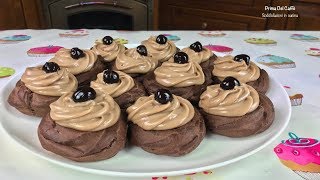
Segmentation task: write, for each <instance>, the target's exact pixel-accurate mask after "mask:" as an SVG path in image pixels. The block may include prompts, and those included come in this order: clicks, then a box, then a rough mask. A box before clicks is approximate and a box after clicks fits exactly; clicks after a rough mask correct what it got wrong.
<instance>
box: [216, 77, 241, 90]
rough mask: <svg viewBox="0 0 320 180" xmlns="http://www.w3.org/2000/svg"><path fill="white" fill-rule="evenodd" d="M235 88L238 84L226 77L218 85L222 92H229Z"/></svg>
mask: <svg viewBox="0 0 320 180" xmlns="http://www.w3.org/2000/svg"><path fill="white" fill-rule="evenodd" d="M235 86H240V82H239V81H238V80H237V79H236V78H234V77H231V76H228V77H226V78H225V79H224V80H223V81H222V82H221V83H220V87H221V88H222V89H223V90H231V89H234V87H235Z"/></svg>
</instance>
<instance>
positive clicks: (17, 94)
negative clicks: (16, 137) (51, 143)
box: [7, 80, 59, 117]
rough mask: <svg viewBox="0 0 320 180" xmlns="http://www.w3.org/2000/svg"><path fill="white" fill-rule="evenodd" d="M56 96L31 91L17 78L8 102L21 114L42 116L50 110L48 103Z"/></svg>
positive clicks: (54, 99) (55, 98)
mask: <svg viewBox="0 0 320 180" xmlns="http://www.w3.org/2000/svg"><path fill="white" fill-rule="evenodd" d="M58 98H59V97H57V96H45V95H40V94H37V93H34V92H32V91H31V90H30V89H29V88H27V87H26V86H25V84H24V83H23V82H22V81H21V80H19V81H18V82H17V84H16V87H15V88H14V89H13V90H12V91H11V93H10V95H9V97H8V100H7V101H8V103H9V104H10V105H11V106H13V107H14V108H16V109H17V110H18V111H20V112H21V113H23V114H26V115H30V116H38V117H43V116H44V115H46V114H47V113H48V112H49V111H50V107H49V105H50V104H51V103H52V102H54V101H56V100H57V99H58Z"/></svg>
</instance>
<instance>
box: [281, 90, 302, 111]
mask: <svg viewBox="0 0 320 180" xmlns="http://www.w3.org/2000/svg"><path fill="white" fill-rule="evenodd" d="M283 87H284V89H285V90H286V91H287V93H288V95H289V98H290V101H291V106H300V105H301V104H302V99H303V95H302V94H300V93H295V92H294V91H293V90H292V88H291V87H290V86H283Z"/></svg>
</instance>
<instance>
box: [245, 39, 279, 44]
mask: <svg viewBox="0 0 320 180" xmlns="http://www.w3.org/2000/svg"><path fill="white" fill-rule="evenodd" d="M244 41H245V42H247V43H249V44H255V45H276V44H277V41H274V40H272V39H266V38H248V39H245V40H244Z"/></svg>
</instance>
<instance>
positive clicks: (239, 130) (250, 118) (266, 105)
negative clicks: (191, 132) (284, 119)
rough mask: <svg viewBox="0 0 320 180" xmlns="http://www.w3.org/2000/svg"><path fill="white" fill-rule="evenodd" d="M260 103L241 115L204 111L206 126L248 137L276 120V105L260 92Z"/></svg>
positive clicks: (234, 135) (225, 132) (229, 133)
mask: <svg viewBox="0 0 320 180" xmlns="http://www.w3.org/2000/svg"><path fill="white" fill-rule="evenodd" d="M259 98H260V104H259V106H258V108H257V109H256V110H254V111H253V112H251V113H248V114H246V115H244V116H241V117H224V116H216V115H212V114H208V113H206V112H204V111H203V110H200V112H201V113H202V115H203V117H204V119H205V122H206V127H207V129H208V130H209V131H211V132H212V133H215V134H220V135H223V136H228V137H247V136H250V135H253V134H258V133H261V132H263V131H265V130H266V129H268V128H269V127H270V126H271V124H272V122H273V120H274V116H275V113H274V106H273V104H272V102H271V101H270V99H269V98H268V97H267V96H266V95H264V94H261V93H260V94H259Z"/></svg>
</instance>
